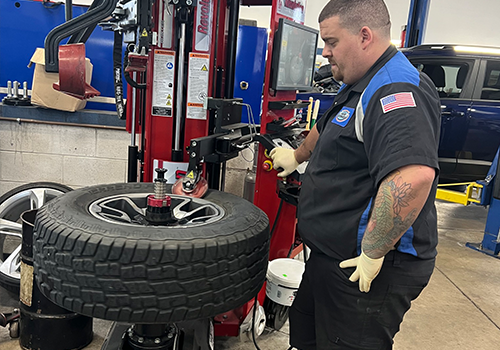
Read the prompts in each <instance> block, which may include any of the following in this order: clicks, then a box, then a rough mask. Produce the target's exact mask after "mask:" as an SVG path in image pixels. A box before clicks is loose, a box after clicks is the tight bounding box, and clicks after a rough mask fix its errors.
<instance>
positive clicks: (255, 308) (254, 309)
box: [252, 293, 260, 350]
mask: <svg viewBox="0 0 500 350" xmlns="http://www.w3.org/2000/svg"><path fill="white" fill-rule="evenodd" d="M258 296H259V293H257V295H256V296H255V302H254V303H253V317H252V340H253V345H255V348H256V349H257V350H260V348H259V346H258V345H257V341H256V340H255V316H256V314H257V303H258V300H257V297H258Z"/></svg>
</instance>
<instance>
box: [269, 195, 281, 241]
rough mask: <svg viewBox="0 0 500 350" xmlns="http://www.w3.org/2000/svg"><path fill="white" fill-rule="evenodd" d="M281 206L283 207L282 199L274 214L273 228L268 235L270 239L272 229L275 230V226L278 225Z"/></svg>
mask: <svg viewBox="0 0 500 350" xmlns="http://www.w3.org/2000/svg"><path fill="white" fill-rule="evenodd" d="M282 206H283V199H281V201H280V206H279V207H278V212H277V213H276V218H275V219H274V223H273V228H272V229H271V233H270V234H269V236H270V237H272V236H273V233H274V229H275V228H276V224H277V223H278V219H279V217H280V214H281V207H282Z"/></svg>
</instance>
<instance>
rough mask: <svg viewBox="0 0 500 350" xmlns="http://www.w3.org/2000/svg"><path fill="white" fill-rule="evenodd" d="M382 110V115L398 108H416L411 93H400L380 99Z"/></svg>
mask: <svg viewBox="0 0 500 350" xmlns="http://www.w3.org/2000/svg"><path fill="white" fill-rule="evenodd" d="M380 103H381V104H382V110H383V111H384V113H387V112H390V111H392V110H395V109H398V108H405V107H416V106H417V105H416V104H415V99H414V98H413V93H411V92H400V93H397V94H393V95H389V96H386V97H384V98H381V99H380Z"/></svg>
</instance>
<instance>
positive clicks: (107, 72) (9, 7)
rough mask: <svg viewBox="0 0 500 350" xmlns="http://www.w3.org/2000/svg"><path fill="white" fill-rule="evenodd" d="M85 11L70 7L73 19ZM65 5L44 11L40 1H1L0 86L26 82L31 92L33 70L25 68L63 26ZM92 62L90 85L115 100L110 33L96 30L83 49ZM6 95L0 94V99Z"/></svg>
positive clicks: (90, 106)
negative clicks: (39, 48) (47, 40)
mask: <svg viewBox="0 0 500 350" xmlns="http://www.w3.org/2000/svg"><path fill="white" fill-rule="evenodd" d="M86 10H87V7H85V6H73V17H76V16H78V15H81V14H83V13H85V11H86ZM64 15H65V9H64V5H58V6H55V7H53V8H46V7H45V6H44V4H43V3H42V2H40V1H30V0H0V86H2V87H6V86H7V81H8V80H11V81H14V80H17V81H19V82H20V83H21V84H22V82H23V81H27V82H28V89H31V82H32V79H33V68H31V69H30V68H28V67H27V65H28V63H29V61H30V58H31V56H32V55H33V53H34V52H35V49H36V48H37V47H43V46H44V41H45V37H46V36H47V34H48V33H49V32H50V31H51V30H52V29H53V28H54V27H56V26H58V25H60V24H62V23H63V22H64V20H65V19H64ZM85 47H86V53H87V57H88V58H89V59H90V61H91V62H92V64H93V66H94V68H93V74H92V83H91V85H92V86H93V87H95V88H96V89H97V90H99V91H100V92H101V96H103V97H114V87H113V32H107V31H103V30H102V29H101V28H100V27H99V26H97V27H96V29H95V30H94V32H93V33H92V35H91V36H90V38H89V40H88V41H87V43H86V45H85ZM4 96H5V94H0V99H1V98H3V97H4ZM86 109H103V110H114V109H115V106H114V104H104V103H96V102H88V103H87V107H86Z"/></svg>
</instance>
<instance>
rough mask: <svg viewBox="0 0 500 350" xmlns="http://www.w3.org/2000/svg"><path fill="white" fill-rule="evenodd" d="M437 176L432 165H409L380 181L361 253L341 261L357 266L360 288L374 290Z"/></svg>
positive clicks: (346, 264) (363, 290)
mask: <svg viewBox="0 0 500 350" xmlns="http://www.w3.org/2000/svg"><path fill="white" fill-rule="evenodd" d="M435 176H436V171H435V170H434V169H433V168H431V167H428V166H424V165H408V166H405V167H402V168H400V169H398V170H396V171H394V172H393V173H391V174H389V175H388V176H386V177H385V179H384V180H383V181H382V182H381V183H380V186H379V188H378V192H377V195H376V197H375V203H374V205H373V210H372V214H371V216H370V219H369V220H368V225H367V228H366V231H365V234H364V237H363V241H362V242H361V255H360V256H357V257H355V258H352V259H348V260H344V261H342V262H341V263H340V267H341V268H346V267H356V270H354V273H353V274H352V275H351V277H349V280H350V281H351V282H356V281H357V280H359V290H360V291H362V292H365V293H367V292H369V291H370V286H371V283H372V281H373V280H374V279H375V277H377V275H378V273H379V272H380V269H381V268H382V264H383V263H384V257H385V255H386V254H387V253H388V252H389V251H390V250H391V249H393V248H394V245H395V244H396V243H397V241H398V240H399V239H400V238H401V236H403V234H404V233H405V232H406V230H408V228H409V227H410V226H411V225H412V224H413V222H414V221H415V220H416V218H417V216H418V214H419V213H420V211H421V210H422V208H423V207H424V204H425V202H426V201H427V198H428V197H429V193H430V190H431V187H432V183H433V182H434V177H435Z"/></svg>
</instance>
